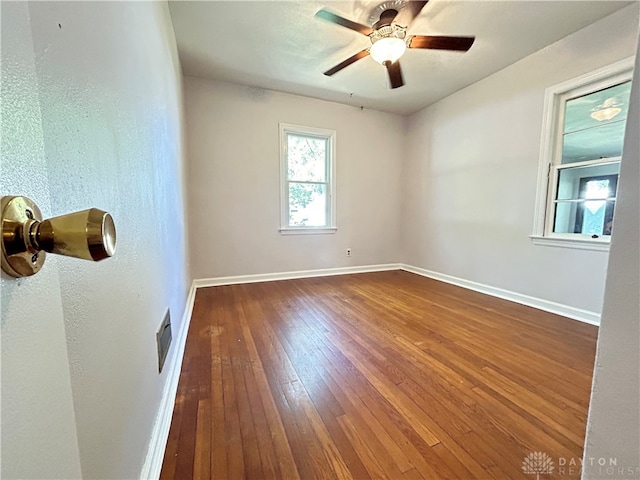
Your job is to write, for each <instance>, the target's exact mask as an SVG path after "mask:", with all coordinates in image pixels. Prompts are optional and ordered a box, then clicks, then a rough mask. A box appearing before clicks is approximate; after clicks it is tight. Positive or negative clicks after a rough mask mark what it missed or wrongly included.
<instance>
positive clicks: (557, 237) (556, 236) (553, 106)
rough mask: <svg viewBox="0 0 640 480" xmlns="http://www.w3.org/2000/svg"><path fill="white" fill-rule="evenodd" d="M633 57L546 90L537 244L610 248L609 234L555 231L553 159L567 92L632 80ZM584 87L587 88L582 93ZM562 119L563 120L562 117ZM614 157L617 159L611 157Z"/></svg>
mask: <svg viewBox="0 0 640 480" xmlns="http://www.w3.org/2000/svg"><path fill="white" fill-rule="evenodd" d="M633 67H634V57H628V58H625V59H624V60H620V61H619V62H616V63H613V64H611V65H608V66H606V67H603V68H600V69H598V70H595V71H593V72H590V73H587V74H585V75H581V76H579V77H577V78H573V79H571V80H568V81H566V82H562V83H559V84H557V85H553V86H551V87H549V88H547V89H546V90H545V95H544V111H543V120H542V140H541V142H540V160H539V164H538V189H537V192H536V204H535V212H534V218H533V233H532V234H531V235H530V236H529V237H530V238H531V240H532V241H533V243H534V244H535V245H546V246H553V247H567V248H579V249H586V250H596V251H609V244H610V241H611V239H610V237H609V236H606V237H604V236H601V237H599V238H591V237H589V236H588V235H579V234H571V233H568V234H563V233H554V232H553V225H551V221H552V219H551V216H550V215H548V212H549V211H550V209H551V208H552V207H551V205H552V203H553V200H554V194H555V188H549V185H550V184H551V185H553V184H552V183H550V180H553V179H551V178H550V177H551V175H550V172H551V170H552V168H551V167H552V165H554V160H555V159H557V152H558V151H559V148H561V139H560V135H559V134H558V127H559V125H561V124H562V122H561V121H558V119H559V116H561V115H563V114H564V112H563V111H560V107H561V106H562V105H563V103H562V97H563V96H564V95H565V94H567V93H568V92H573V93H574V94H575V95H581V94H584V93H588V92H590V91H593V89H594V84H597V83H602V84H603V85H602V87H603V88H605V87H606V84H611V85H614V84H616V83H620V82H622V81H627V80H631V79H632V75H633ZM581 90H584V92H583V93H581ZM560 120H562V119H560ZM611 160H614V159H611Z"/></svg>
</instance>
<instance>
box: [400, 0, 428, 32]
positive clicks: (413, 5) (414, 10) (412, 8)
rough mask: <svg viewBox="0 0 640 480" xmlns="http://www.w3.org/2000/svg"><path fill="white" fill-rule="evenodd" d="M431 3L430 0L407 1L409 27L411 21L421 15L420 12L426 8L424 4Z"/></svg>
mask: <svg viewBox="0 0 640 480" xmlns="http://www.w3.org/2000/svg"><path fill="white" fill-rule="evenodd" d="M427 3H429V0H425V1H423V2H407V8H406V10H407V14H406V15H405V16H406V17H408V18H407V27H408V26H409V25H411V22H413V20H414V19H415V18H416V17H417V16H418V15H420V12H421V11H422V9H423V8H424V6H425V5H426V4H427Z"/></svg>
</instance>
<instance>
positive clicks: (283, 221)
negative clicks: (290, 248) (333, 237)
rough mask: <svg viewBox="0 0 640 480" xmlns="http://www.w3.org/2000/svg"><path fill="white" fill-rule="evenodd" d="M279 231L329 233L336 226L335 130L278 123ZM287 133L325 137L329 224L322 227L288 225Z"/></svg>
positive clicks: (296, 233) (285, 232) (287, 233)
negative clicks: (326, 142) (326, 144)
mask: <svg viewBox="0 0 640 480" xmlns="http://www.w3.org/2000/svg"><path fill="white" fill-rule="evenodd" d="M279 126H280V229H279V231H280V233H281V234H282V235H298V234H302V235H308V234H331V233H335V232H336V231H337V227H336V192H335V190H336V182H335V179H336V131H335V130H328V129H325V128H316V127H306V126H302V125H293V124H290V123H280V124H279ZM287 133H297V134H300V135H310V136H316V137H322V138H326V139H327V140H328V148H329V155H330V158H329V165H328V166H327V170H328V173H327V183H328V188H327V195H329V212H328V219H329V225H328V226H322V227H307V226H302V227H292V226H289V225H288V223H289V221H288V220H289V208H288V207H289V192H288V191H287V180H288V178H287Z"/></svg>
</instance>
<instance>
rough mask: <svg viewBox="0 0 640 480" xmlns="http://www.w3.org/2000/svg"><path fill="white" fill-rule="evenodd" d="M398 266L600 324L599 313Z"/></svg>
mask: <svg viewBox="0 0 640 480" xmlns="http://www.w3.org/2000/svg"><path fill="white" fill-rule="evenodd" d="M400 268H401V269H402V270H406V271H407V272H411V273H415V274H417V275H422V276H423V277H428V278H433V279H434V280H439V281H441V282H445V283H450V284H452V285H457V286H459V287H463V288H468V289H469V290H474V291H476V292H480V293H484V294H487V295H491V296H492V297H498V298H502V299H504V300H509V301H511V302H515V303H519V304H521V305H527V306H528V307H533V308H537V309H539V310H543V311H545V312H550V313H555V314H557V315H562V316H563V317H568V318H572V319H574V320H579V321H581V322H585V323H589V324H591V325H600V314H599V313H595V312H590V311H588V310H582V309H580V308H575V307H570V306H568V305H562V304H560V303H555V302H550V301H548V300H543V299H541V298H536V297H530V296H529V295H523V294H521V293H517V292H512V291H510V290H504V289H502V288H496V287H491V286H489V285H484V284H482V283H477V282H472V281H470V280H464V279H462V278H458V277H453V276H451V275H446V274H444V273H438V272H433V271H431V270H425V269H424V268H419V267H414V266H412V265H404V264H401V265H400Z"/></svg>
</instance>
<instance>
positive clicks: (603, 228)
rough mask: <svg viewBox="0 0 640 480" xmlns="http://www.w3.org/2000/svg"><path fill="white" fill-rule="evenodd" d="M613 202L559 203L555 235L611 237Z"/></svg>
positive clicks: (554, 228) (554, 229)
mask: <svg viewBox="0 0 640 480" xmlns="http://www.w3.org/2000/svg"><path fill="white" fill-rule="evenodd" d="M614 209H615V202H614V201H607V202H605V201H601V200H598V201H584V202H562V201H561V202H560V203H558V204H557V205H556V221H555V225H554V227H553V231H554V232H555V233H581V234H583V235H611V231H612V230H613V211H614Z"/></svg>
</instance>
